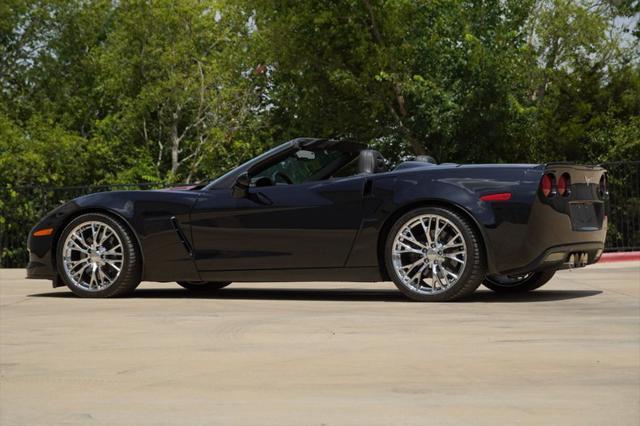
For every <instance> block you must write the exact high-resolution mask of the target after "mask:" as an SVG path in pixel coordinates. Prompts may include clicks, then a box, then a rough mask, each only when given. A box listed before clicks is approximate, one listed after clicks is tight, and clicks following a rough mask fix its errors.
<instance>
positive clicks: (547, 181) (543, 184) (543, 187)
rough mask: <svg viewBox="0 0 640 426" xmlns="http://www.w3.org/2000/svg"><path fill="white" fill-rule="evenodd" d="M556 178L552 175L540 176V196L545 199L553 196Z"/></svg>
mask: <svg viewBox="0 0 640 426" xmlns="http://www.w3.org/2000/svg"><path fill="white" fill-rule="evenodd" d="M555 181H556V177H555V176H554V175H553V173H547V174H546V175H544V176H542V180H541V181H540V191H542V195H544V196H545V197H551V196H553V194H554V190H553V187H554V185H555Z"/></svg>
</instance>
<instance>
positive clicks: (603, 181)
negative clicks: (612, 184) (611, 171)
mask: <svg viewBox="0 0 640 426" xmlns="http://www.w3.org/2000/svg"><path fill="white" fill-rule="evenodd" d="M598 192H599V193H600V198H605V197H606V196H608V195H609V188H607V175H602V177H601V178H600V184H599V185H598Z"/></svg>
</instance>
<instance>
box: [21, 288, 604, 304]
mask: <svg viewBox="0 0 640 426" xmlns="http://www.w3.org/2000/svg"><path fill="white" fill-rule="evenodd" d="M600 293H602V291H599V290H537V291H532V292H529V293H522V294H498V293H494V292H492V291H489V290H478V291H476V292H475V293H473V294H472V295H470V296H468V297H467V298H465V299H462V300H459V301H456V302H454V303H474V302H475V303H522V302H527V303H530V302H551V301H560V300H569V299H579V298H583V297H590V296H596V295H598V294H600ZM29 297H53V298H75V297H76V296H75V295H74V294H73V293H71V292H70V291H56V292H48V293H38V294H31V295H29ZM129 297H130V298H134V299H219V300H222V299H232V300H306V301H330V302H402V303H405V302H411V301H410V300H408V299H407V298H406V297H405V296H403V295H402V293H400V292H399V291H397V290H391V289H390V290H386V289H385V290H377V289H371V290H369V289H324V290H323V289H307V288H304V289H302V288H286V289H282V288H280V289H279V288H225V289H222V290H211V291H208V290H199V291H190V290H185V289H181V288H176V289H170V288H162V289H153V288H139V289H137V290H136V291H135V292H133V294H132V295H131V296H129Z"/></svg>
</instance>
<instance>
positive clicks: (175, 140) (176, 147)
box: [171, 111, 180, 176]
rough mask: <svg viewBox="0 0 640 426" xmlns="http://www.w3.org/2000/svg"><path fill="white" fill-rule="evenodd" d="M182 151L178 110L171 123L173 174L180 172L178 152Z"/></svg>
mask: <svg viewBox="0 0 640 426" xmlns="http://www.w3.org/2000/svg"><path fill="white" fill-rule="evenodd" d="M179 153H180V138H179V137H178V112H177V111H176V112H175V113H173V123H172V125H171V174H172V175H173V176H175V175H176V173H177V172H178V165H179V164H180V163H179V161H178V154H179Z"/></svg>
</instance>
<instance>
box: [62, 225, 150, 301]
mask: <svg viewBox="0 0 640 426" xmlns="http://www.w3.org/2000/svg"><path fill="white" fill-rule="evenodd" d="M90 221H95V222H101V223H104V224H106V225H108V226H109V227H111V229H113V231H115V233H116V234H117V236H118V238H120V241H121V242H122V246H123V247H122V252H123V261H122V266H121V268H120V272H119V275H118V276H117V278H116V279H115V281H114V282H113V283H112V284H110V285H109V286H108V287H106V288H104V289H100V290H87V289H85V288H83V287H82V286H80V285H78V284H77V283H75V282H74V280H73V279H72V278H71V277H70V276H69V274H68V273H67V272H66V270H65V268H64V264H63V245H64V242H65V241H66V239H67V237H68V236H69V234H70V233H71V231H72V230H73V229H74V228H76V227H77V226H78V225H81V224H83V223H85V222H90ZM56 265H57V268H58V273H59V274H60V277H61V278H62V281H63V282H64V283H65V284H66V286H67V287H69V289H70V290H71V291H72V292H73V293H74V294H76V295H78V296H81V297H94V298H105V297H118V296H125V295H127V294H130V293H131V292H133V290H135V288H136V287H137V286H138V284H140V279H141V275H142V264H141V261H140V254H139V251H138V247H137V243H136V240H135V237H134V236H133V234H132V233H131V231H130V230H129V229H128V227H127V226H126V225H124V224H122V223H121V222H120V220H117V219H115V218H113V217H111V216H109V215H106V214H102V213H87V214H83V215H81V216H78V217H77V218H75V219H73V220H72V221H71V222H69V224H68V225H67V226H66V227H65V228H64V230H63V231H62V234H60V238H59V239H58V244H57V247H56Z"/></svg>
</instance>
